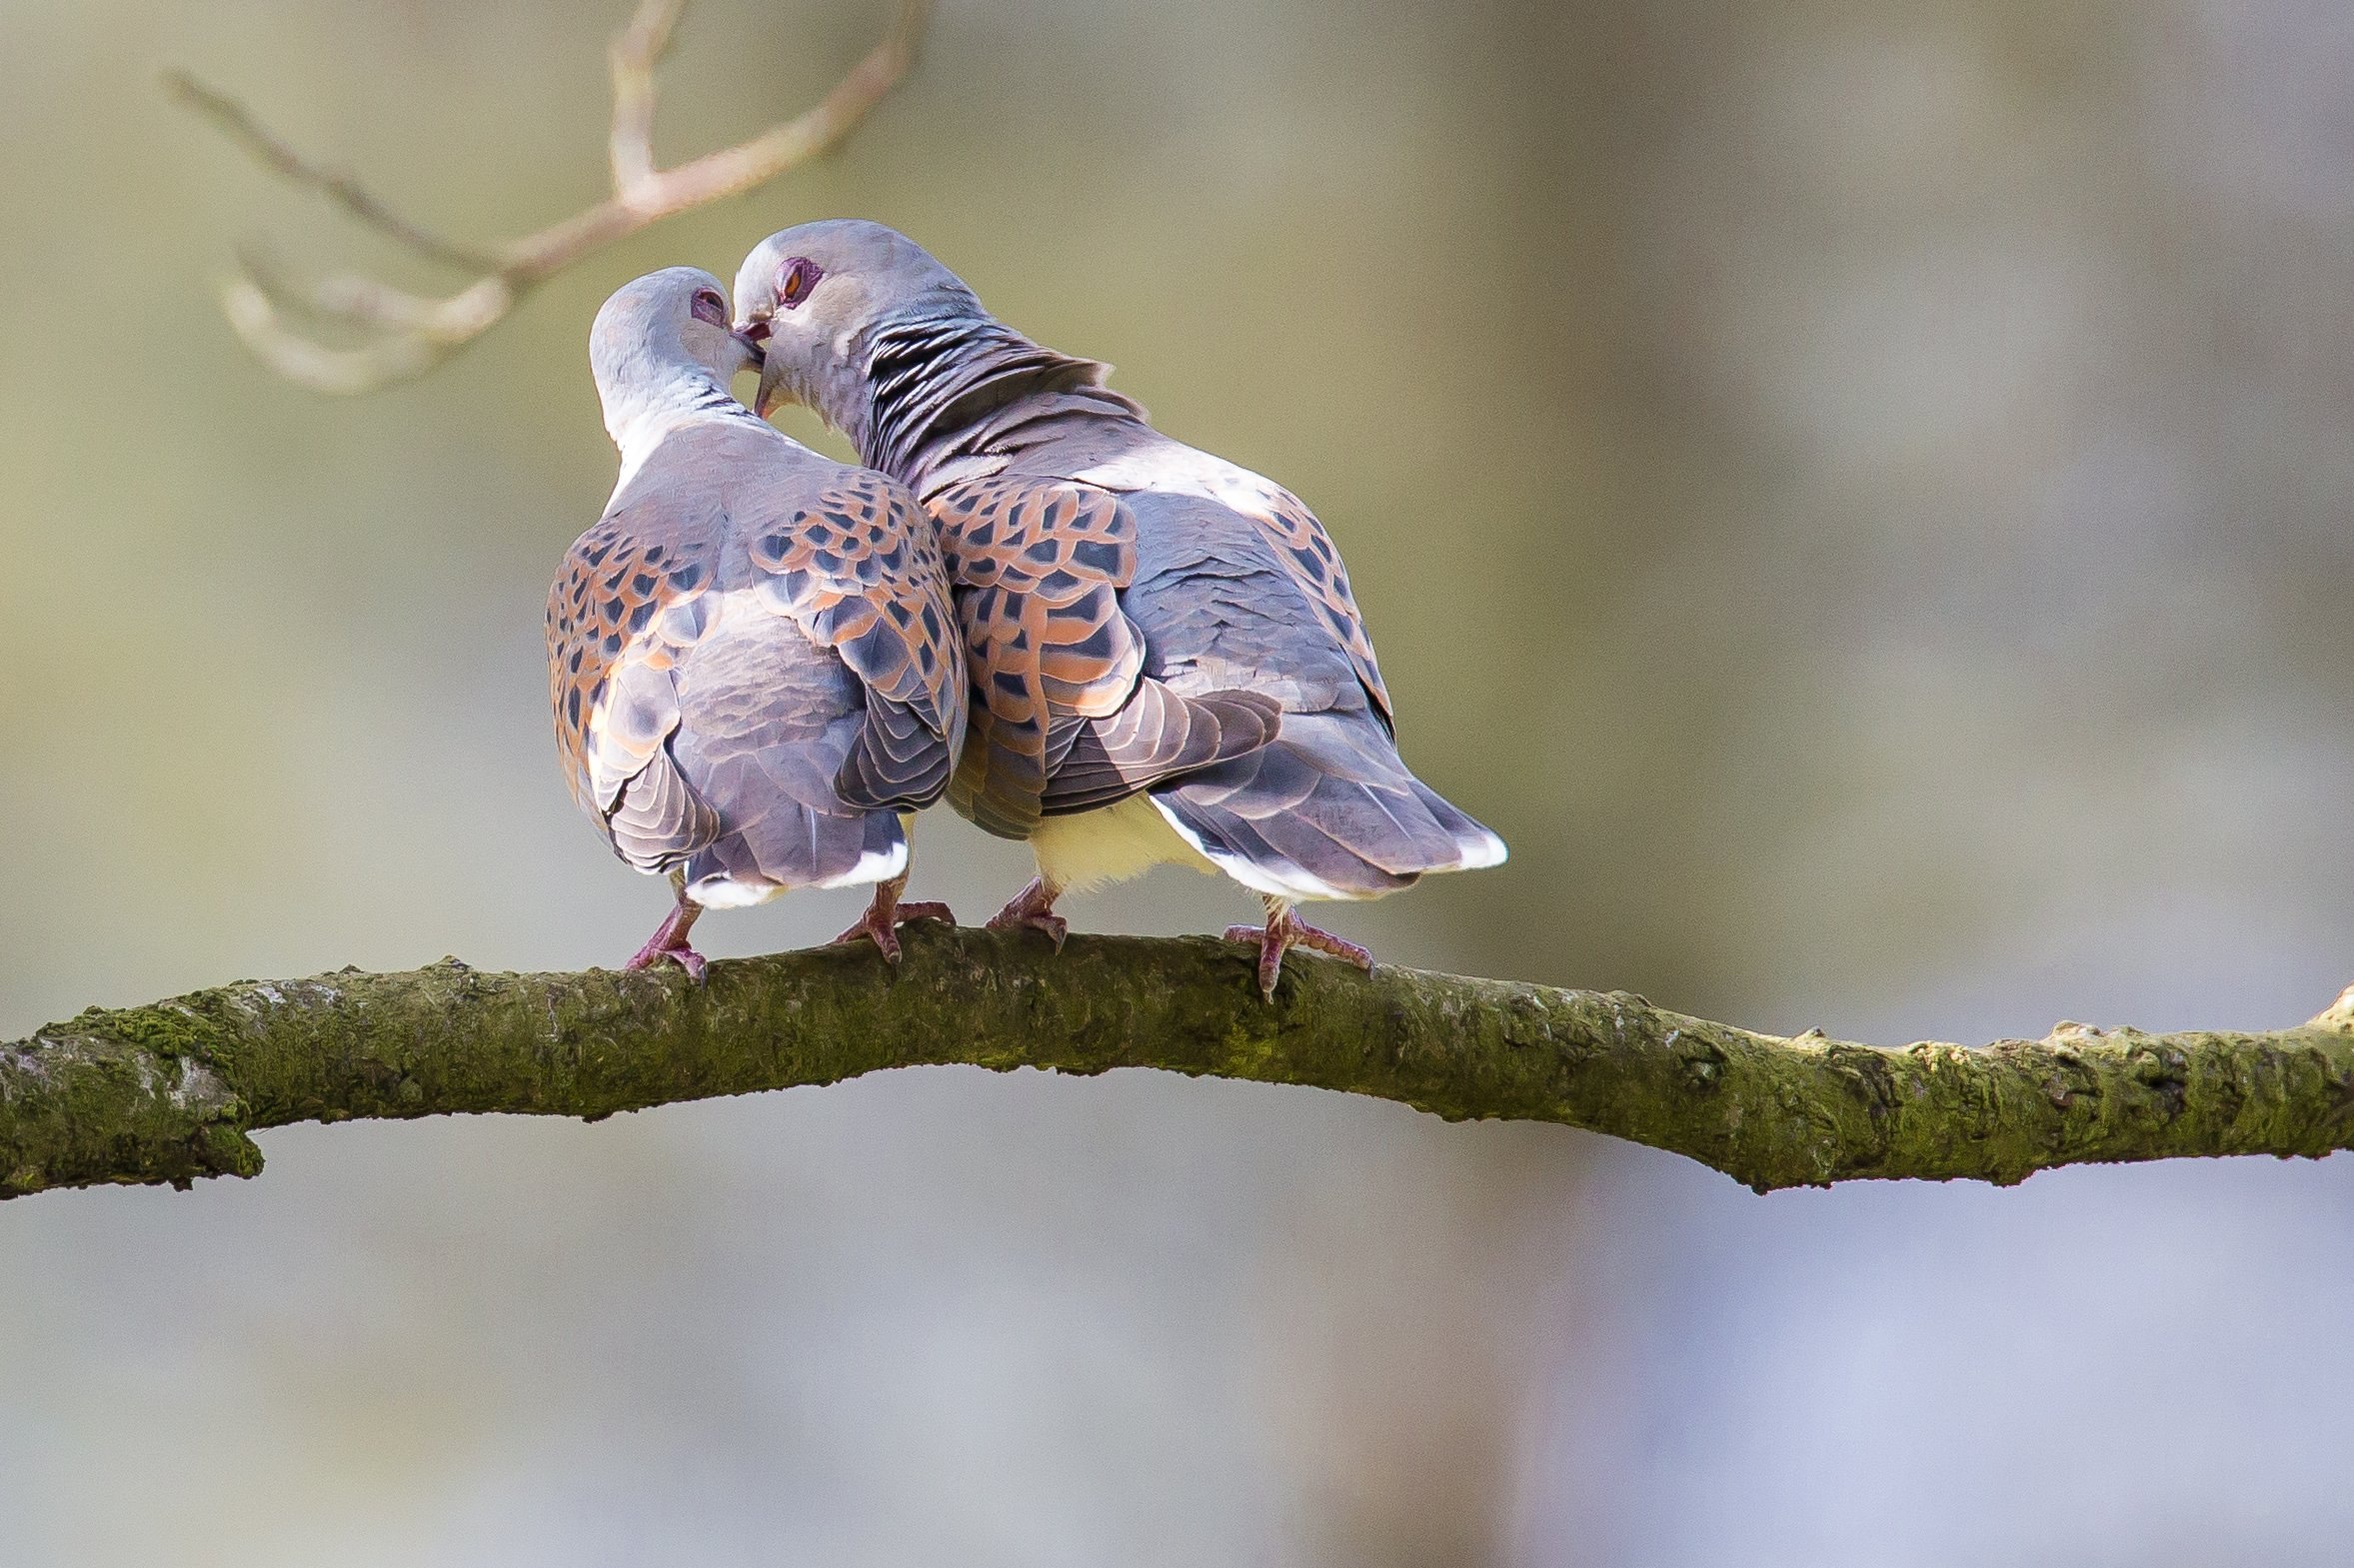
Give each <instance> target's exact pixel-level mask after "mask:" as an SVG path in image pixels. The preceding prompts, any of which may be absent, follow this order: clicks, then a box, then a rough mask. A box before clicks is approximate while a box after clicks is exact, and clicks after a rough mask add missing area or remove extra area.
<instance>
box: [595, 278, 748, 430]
mask: <svg viewBox="0 0 2354 1568" xmlns="http://www.w3.org/2000/svg"><path fill="white" fill-rule="evenodd" d="M755 363H757V353H756V351H755V350H754V348H753V347H752V345H751V344H749V343H747V342H746V341H745V340H744V339H743V338H742V337H741V336H739V335H738V334H737V333H736V331H735V329H733V328H731V327H730V326H729V325H728V297H727V295H726V294H725V293H723V292H722V286H721V283H720V280H719V279H717V278H715V277H713V276H712V275H711V274H710V273H708V272H705V271H703V270H702V269H700V268H696V267H666V268H664V269H663V270H662V271H660V272H650V273H648V274H647V275H646V276H645V277H643V278H635V279H632V280H631V281H630V282H628V283H625V284H623V285H622V286H621V287H620V288H619V289H617V290H615V291H614V295H613V298H611V299H609V300H607V301H606V302H605V305H604V307H603V309H601V310H599V311H598V312H597V324H596V325H595V326H594V327H591V328H590V329H589V367H590V369H591V370H593V371H594V372H595V373H596V376H597V396H598V398H599V399H600V400H601V401H602V402H603V403H604V405H605V428H606V429H607V430H610V431H612V432H613V435H614V439H615V440H616V441H620V440H621V439H622V429H623V427H624V426H626V425H630V424H632V423H635V422H637V421H639V420H642V419H643V418H645V417H646V416H648V415H653V414H659V413H661V412H663V411H664V410H667V409H671V408H675V407H681V406H691V405H692V404H693V403H694V402H695V400H696V399H697V398H700V397H703V396H705V395H707V394H709V392H710V391H711V389H712V388H713V387H714V386H717V387H718V388H719V389H720V390H721V391H722V392H725V391H727V388H728V384H729V383H730V382H732V381H734V380H735V379H736V373H737V372H739V371H744V370H750V369H751V368H752V367H753V365H754V364H755Z"/></svg>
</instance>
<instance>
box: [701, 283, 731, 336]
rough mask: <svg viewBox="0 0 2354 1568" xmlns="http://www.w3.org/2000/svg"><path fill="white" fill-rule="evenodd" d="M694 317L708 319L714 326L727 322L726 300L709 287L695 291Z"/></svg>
mask: <svg viewBox="0 0 2354 1568" xmlns="http://www.w3.org/2000/svg"><path fill="white" fill-rule="evenodd" d="M695 319H696V320H697V321H708V322H710V323H711V324H712V325H713V326H715V327H725V326H726V325H727V324H728V302H727V301H726V300H723V299H721V298H720V297H719V295H718V294H717V293H716V292H715V291H713V290H710V289H697V290H696V291H695Z"/></svg>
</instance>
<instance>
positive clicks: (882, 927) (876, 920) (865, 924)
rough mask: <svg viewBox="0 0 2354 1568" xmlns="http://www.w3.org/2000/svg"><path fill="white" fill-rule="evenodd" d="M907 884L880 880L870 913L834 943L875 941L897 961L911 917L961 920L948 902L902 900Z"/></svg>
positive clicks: (952, 922)
mask: <svg viewBox="0 0 2354 1568" xmlns="http://www.w3.org/2000/svg"><path fill="white" fill-rule="evenodd" d="M905 885H906V883H904V882H896V883H895V882H877V883H876V884H875V901H874V902H873V903H870V904H869V905H867V912H866V913H865V914H863V915H861V916H859V920H858V923H857V924H855V925H853V926H851V928H850V929H848V930H846V931H844V932H843V933H842V934H841V935H840V936H837V937H835V938H834V944H835V945H836V946H841V945H842V944H843V943H844V942H854V941H859V940H861V939H864V940H867V941H871V942H873V943H874V944H875V945H876V947H877V948H878V949H880V950H881V952H882V954H883V956H884V959H885V961H886V962H890V963H897V962H899V959H900V944H899V928H900V927H901V926H902V925H904V924H906V923H907V922H908V921H910V920H945V921H947V922H948V923H949V924H951V925H954V924H956V923H957V916H956V914H955V913H954V912H953V911H951V910H950V908H949V906H948V905H947V904H945V903H932V902H922V903H902V902H900V901H899V890H900V888H901V887H903V886H905Z"/></svg>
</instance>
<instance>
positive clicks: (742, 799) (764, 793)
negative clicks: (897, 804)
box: [687, 747, 908, 908]
mask: <svg viewBox="0 0 2354 1568" xmlns="http://www.w3.org/2000/svg"><path fill="white" fill-rule="evenodd" d="M712 773H713V775H714V776H715V777H714V778H713V779H712V780H711V781H710V783H711V785H712V787H711V789H710V792H712V793H714V794H715V795H717V797H719V798H722V799H727V800H731V801H733V802H735V805H734V808H733V809H731V810H729V811H728V812H727V813H726V818H727V820H726V828H725V830H724V831H723V832H722V833H721V834H720V836H719V837H717V838H715V839H713V840H712V842H711V843H710V844H708V845H706V846H705V847H704V848H702V849H700V850H698V851H697V852H696V854H695V855H694V856H693V857H692V858H691V859H689V860H688V861H687V892H688V896H690V897H692V898H693V899H694V900H695V901H696V902H697V903H701V904H705V905H707V906H710V907H714V908H735V907H740V906H743V905H746V904H754V903H765V902H767V901H768V900H769V899H771V898H774V897H775V896H777V894H779V893H781V892H784V891H785V890H786V889H788V888H792V887H847V886H852V885H855V884H859V883H864V882H878V881H886V880H889V879H890V878H891V877H894V876H897V875H899V874H900V873H901V872H902V871H904V870H906V869H907V865H908V835H907V829H906V827H905V826H904V825H903V824H902V822H901V820H900V816H899V813H898V812H897V811H894V810H889V809H879V810H859V809H853V808H848V807H845V806H844V805H843V804H841V803H840V802H839V801H837V800H833V799H831V798H830V796H831V793H832V791H831V788H830V784H831V781H830V779H829V777H828V775H827V773H826V771H825V768H824V763H823V760H822V759H820V758H816V757H812V756H809V755H807V753H806V752H803V751H802V750H801V749H798V748H791V747H772V748H768V749H766V750H764V751H761V752H756V753H751V754H741V755H738V756H736V757H732V758H729V759H728V760H726V761H725V762H722V763H720V764H718V765H717V766H716V767H715V768H714V769H713V770H712ZM804 775H807V776H808V777H802V776H804ZM723 776H724V777H723ZM781 776H782V777H781Z"/></svg>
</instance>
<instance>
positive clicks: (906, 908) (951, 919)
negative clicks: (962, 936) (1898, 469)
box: [899, 902, 957, 925]
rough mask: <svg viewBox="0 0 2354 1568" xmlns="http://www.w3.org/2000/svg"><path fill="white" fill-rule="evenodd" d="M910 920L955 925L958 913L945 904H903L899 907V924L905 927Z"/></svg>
mask: <svg viewBox="0 0 2354 1568" xmlns="http://www.w3.org/2000/svg"><path fill="white" fill-rule="evenodd" d="M910 920H945V921H947V922H948V923H949V924H951V925H954V924H956V923H957V913H956V911H955V910H954V909H951V908H950V907H949V906H948V905H947V904H945V903H930V902H927V903H903V904H901V905H900V906H899V922H900V924H902V925H905V924H907V923H908V921H910Z"/></svg>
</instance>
